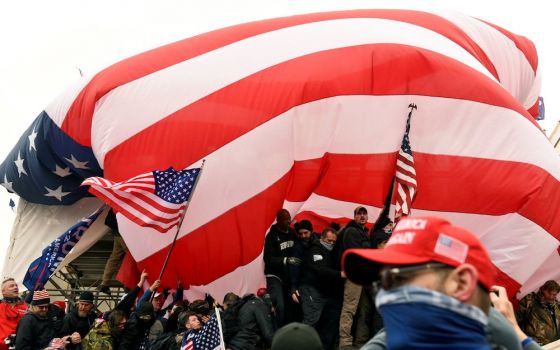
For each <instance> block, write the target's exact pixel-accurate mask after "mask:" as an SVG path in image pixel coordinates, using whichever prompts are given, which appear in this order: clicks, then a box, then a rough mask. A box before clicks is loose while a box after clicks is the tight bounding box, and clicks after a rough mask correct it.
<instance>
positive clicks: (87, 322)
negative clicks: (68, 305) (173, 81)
mask: <svg viewBox="0 0 560 350" xmlns="http://www.w3.org/2000/svg"><path fill="white" fill-rule="evenodd" d="M96 318H97V316H96V314H95V312H90V313H89V315H87V316H86V317H80V316H79V315H78V310H77V309H73V310H71V311H70V312H68V313H67V314H66V316H64V322H63V324H62V334H65V335H69V334H72V333H74V332H78V333H80V337H82V339H83V338H84V337H85V336H86V335H87V334H88V332H89V330H90V329H91V327H93V325H94V324H95V319H96Z"/></svg>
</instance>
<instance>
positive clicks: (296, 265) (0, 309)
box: [0, 206, 560, 350]
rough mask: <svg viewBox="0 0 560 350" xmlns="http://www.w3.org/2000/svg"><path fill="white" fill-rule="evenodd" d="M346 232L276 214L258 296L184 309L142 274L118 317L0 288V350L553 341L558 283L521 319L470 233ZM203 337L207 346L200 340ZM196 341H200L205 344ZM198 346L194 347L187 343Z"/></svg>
mask: <svg viewBox="0 0 560 350" xmlns="http://www.w3.org/2000/svg"><path fill="white" fill-rule="evenodd" d="M353 214H354V219H353V220H351V221H350V222H348V223H347V224H346V225H344V227H342V228H341V227H338V226H337V225H335V224H332V225H331V227H328V228H326V229H324V230H323V231H322V232H321V233H315V232H314V230H313V226H312V224H311V222H309V221H307V220H301V221H299V222H296V223H295V224H294V225H293V227H292V218H291V216H290V213H289V212H288V211H287V210H285V209H281V210H279V211H278V213H277V217H276V223H275V224H274V225H272V227H271V229H270V232H268V234H267V236H266V238H265V246H264V263H265V271H264V272H265V275H266V282H267V286H266V288H262V289H260V290H259V291H255V294H247V295H236V294H234V293H228V294H226V295H225V297H224V298H223V301H221V302H220V303H218V302H216V301H215V300H214V299H213V298H212V297H211V296H209V295H207V297H206V298H205V299H203V300H194V301H191V302H189V301H187V300H186V299H184V298H183V288H182V286H181V285H180V284H178V285H177V288H176V292H175V293H171V294H172V295H170V292H169V290H167V289H164V290H160V289H161V288H160V281H159V280H156V281H154V282H153V283H152V285H151V286H150V287H149V288H148V289H146V291H145V292H144V293H143V294H142V295H140V293H141V291H142V288H143V286H144V285H145V281H146V279H147V277H148V276H147V273H146V272H142V274H141V276H140V280H139V281H138V284H137V285H136V286H135V287H134V288H133V289H131V290H130V291H129V292H128V293H127V294H126V295H124V296H123V298H122V299H121V301H120V302H119V303H118V305H117V306H116V307H115V309H114V310H111V311H109V312H105V313H103V314H101V313H99V312H98V311H97V310H96V309H95V300H94V295H93V294H92V293H91V292H89V291H84V292H82V293H81V294H80V295H79V298H78V300H77V301H76V303H75V304H73V305H71V307H70V305H65V304H63V305H60V304H58V303H54V302H51V300H50V297H49V294H48V293H47V291H46V290H44V289H42V288H37V290H35V291H30V292H29V293H28V294H27V298H26V300H22V299H21V298H20V295H19V294H20V293H19V288H18V284H17V282H16V281H15V280H14V279H12V278H7V279H5V280H3V282H2V289H1V291H2V302H1V303H0V350H8V349H17V350H27V349H32V350H36V349H84V350H90V349H95V350H101V349H123V350H125V349H126V350H136V349H153V350H158V349H178V350H179V349H186V348H188V343H189V341H190V342H193V341H200V342H202V343H204V344H206V345H205V346H206V347H205V348H209V349H213V346H214V345H213V343H212V342H213V341H214V340H212V339H211V337H210V335H209V334H218V332H219V334H220V335H221V338H223V339H219V343H218V344H217V345H219V344H220V343H221V342H222V341H223V342H224V343H225V348H226V349H231V350H252V349H255V350H256V349H272V350H282V349H290V350H295V349H302V350H305V349H309V350H315V349H316V350H320V349H326V350H332V349H340V350H348V349H358V348H362V349H366V350H378V349H391V350H400V349H402V350H404V349H407V350H410V349H509V350H513V349H516V350H517V349H527V350H531V349H533V350H534V349H540V346H539V344H541V345H542V344H546V343H549V342H552V341H555V340H557V339H559V338H560V332H559V329H558V327H559V325H560V309H559V307H560V306H559V304H558V301H557V299H556V297H557V295H558V292H559V291H560V286H559V285H558V284H557V283H556V282H554V281H548V282H546V283H545V284H544V285H543V286H542V287H541V288H540V289H539V291H538V292H535V293H531V294H529V295H527V296H526V297H525V298H523V299H522V300H521V301H520V304H519V308H518V311H517V314H516V313H515V312H514V308H513V305H512V303H511V302H510V301H509V300H508V297H507V292H506V290H505V289H504V288H502V287H499V286H495V285H494V273H493V271H494V266H493V264H492V262H491V260H490V258H489V256H488V253H487V252H486V250H485V248H484V247H483V245H482V243H481V242H480V241H479V240H478V238H477V237H476V236H475V235H473V234H472V233H470V232H468V231H467V230H464V229H462V228H459V227H456V226H453V225H452V224H451V223H449V222H448V221H447V220H445V219H441V218H414V217H408V218H403V219H402V220H401V221H400V222H399V224H398V225H397V226H396V227H395V229H394V230H393V223H392V222H391V220H389V219H388V217H387V215H386V213H385V212H382V213H381V215H380V216H379V217H378V218H377V220H376V221H375V224H374V225H373V227H372V228H371V229H370V230H368V229H367V222H368V212H367V209H366V208H365V207H362V206H360V207H358V208H356V209H355V210H354V213H353ZM205 337H206V338H205ZM201 339H202V340H201ZM194 348H200V347H194Z"/></svg>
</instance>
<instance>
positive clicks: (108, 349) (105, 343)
mask: <svg viewBox="0 0 560 350" xmlns="http://www.w3.org/2000/svg"><path fill="white" fill-rule="evenodd" d="M82 349H83V350H113V337H112V336H111V332H110V331H109V325H108V323H107V322H105V321H102V322H97V323H95V325H94V326H93V328H92V329H91V330H90V331H89V333H88V334H87V335H86V336H85V337H84V339H83V340H82Z"/></svg>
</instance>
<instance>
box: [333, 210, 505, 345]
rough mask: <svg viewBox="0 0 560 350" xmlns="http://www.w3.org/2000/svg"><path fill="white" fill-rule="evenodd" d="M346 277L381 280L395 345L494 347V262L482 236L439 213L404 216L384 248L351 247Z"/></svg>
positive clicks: (380, 303)
mask: <svg viewBox="0 0 560 350" xmlns="http://www.w3.org/2000/svg"><path fill="white" fill-rule="evenodd" d="M343 265H344V270H345V272H346V275H347V276H348V278H349V279H350V280H352V281H354V282H355V283H359V284H362V285H367V284H371V283H373V282H380V284H381V287H382V289H381V290H380V291H379V293H378V294H377V297H376V305H377V307H378V309H379V310H380V312H381V315H382V316H383V320H384V323H385V328H386V331H387V345H388V348H389V349H395V350H400V349H403V350H404V349H407V350H413V349H427V348H430V349H490V347H489V345H488V343H487V341H486V339H485V330H484V327H485V325H486V324H487V322H488V319H487V313H488V310H489V307H490V297H489V295H488V291H489V290H490V288H491V287H492V285H493V284H494V279H495V275H496V272H495V268H494V265H493V264H492V261H491V259H490V257H489V255H488V252H487V251H486V249H485V248H484V246H483V245H482V243H481V242H480V240H479V239H478V238H477V237H476V236H475V235H474V234H472V233H471V232H469V231H467V230H466V229H463V228H460V227H457V226H454V225H452V224H451V223H450V222H449V221H447V220H445V219H442V218H436V217H407V218H404V219H402V220H401V221H400V222H399V224H398V225H397V226H396V228H395V230H394V231H393V234H392V236H391V238H390V239H389V241H388V242H387V245H386V246H385V249H351V250H348V251H347V252H346V253H345V254H344V257H343Z"/></svg>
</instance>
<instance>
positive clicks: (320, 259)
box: [301, 241, 343, 295]
mask: <svg viewBox="0 0 560 350" xmlns="http://www.w3.org/2000/svg"><path fill="white" fill-rule="evenodd" d="M342 281H343V279H342V278H341V277H340V270H338V269H337V268H336V259H335V256H334V251H329V250H328V249H327V248H325V247H323V245H321V242H320V241H314V242H313V244H312V245H311V248H309V251H308V252H307V254H306V256H305V270H304V272H303V277H302V280H301V284H302V285H304V284H305V285H309V286H311V287H314V288H315V289H317V290H318V291H319V292H320V293H321V294H323V295H334V293H336V292H337V291H338V290H339V289H340V288H341V286H342Z"/></svg>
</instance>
